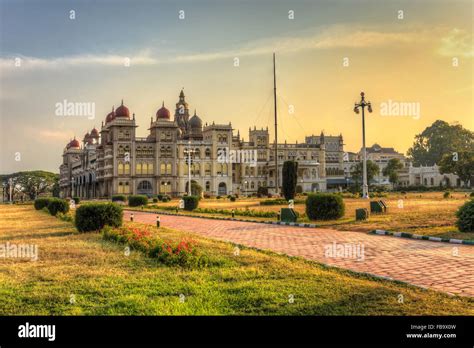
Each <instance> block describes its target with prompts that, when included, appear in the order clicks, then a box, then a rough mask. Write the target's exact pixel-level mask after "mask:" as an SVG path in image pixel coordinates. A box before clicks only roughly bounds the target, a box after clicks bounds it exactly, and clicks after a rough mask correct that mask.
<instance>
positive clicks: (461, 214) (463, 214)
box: [456, 199, 474, 232]
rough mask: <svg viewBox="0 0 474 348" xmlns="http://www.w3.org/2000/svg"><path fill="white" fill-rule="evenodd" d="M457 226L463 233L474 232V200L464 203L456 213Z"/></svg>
mask: <svg viewBox="0 0 474 348" xmlns="http://www.w3.org/2000/svg"><path fill="white" fill-rule="evenodd" d="M456 216H457V218H458V220H457V221H456V226H457V227H458V229H459V231H461V232H474V199H471V200H470V201H467V202H466V203H464V204H463V205H462V206H461V207H460V208H459V210H458V211H457V212H456Z"/></svg>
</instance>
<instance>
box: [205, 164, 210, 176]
mask: <svg viewBox="0 0 474 348" xmlns="http://www.w3.org/2000/svg"><path fill="white" fill-rule="evenodd" d="M204 172H205V173H204V175H211V164H210V163H206V164H205V165H204Z"/></svg>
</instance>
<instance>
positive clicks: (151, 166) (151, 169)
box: [148, 163, 153, 174]
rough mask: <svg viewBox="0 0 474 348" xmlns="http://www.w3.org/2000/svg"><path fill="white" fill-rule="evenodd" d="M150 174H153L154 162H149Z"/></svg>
mask: <svg viewBox="0 0 474 348" xmlns="http://www.w3.org/2000/svg"><path fill="white" fill-rule="evenodd" d="M148 174H153V163H148Z"/></svg>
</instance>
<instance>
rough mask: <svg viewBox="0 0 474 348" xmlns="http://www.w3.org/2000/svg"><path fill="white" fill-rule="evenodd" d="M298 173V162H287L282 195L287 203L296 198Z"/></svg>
mask: <svg viewBox="0 0 474 348" xmlns="http://www.w3.org/2000/svg"><path fill="white" fill-rule="evenodd" d="M297 173H298V162H295V161H285V162H284V163H283V169H282V182H283V184H282V187H281V188H282V194H283V196H284V197H285V199H286V200H287V201H289V200H290V199H293V198H295V194H296V184H297V183H298V179H297V176H298V175H297Z"/></svg>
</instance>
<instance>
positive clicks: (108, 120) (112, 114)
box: [105, 106, 115, 123]
mask: <svg viewBox="0 0 474 348" xmlns="http://www.w3.org/2000/svg"><path fill="white" fill-rule="evenodd" d="M114 118H115V111H114V107H113V106H112V112H109V114H108V115H107V117H106V118H105V123H109V122H111V121H112V120H113V119H114Z"/></svg>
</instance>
